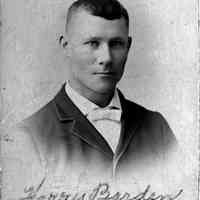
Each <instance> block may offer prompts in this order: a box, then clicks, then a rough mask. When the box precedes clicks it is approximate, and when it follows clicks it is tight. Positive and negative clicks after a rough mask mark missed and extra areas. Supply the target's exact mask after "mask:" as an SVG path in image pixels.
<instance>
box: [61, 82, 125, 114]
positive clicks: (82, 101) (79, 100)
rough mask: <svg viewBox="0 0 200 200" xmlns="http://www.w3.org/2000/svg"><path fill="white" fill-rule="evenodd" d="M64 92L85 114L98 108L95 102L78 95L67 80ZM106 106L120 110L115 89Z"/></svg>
mask: <svg viewBox="0 0 200 200" xmlns="http://www.w3.org/2000/svg"><path fill="white" fill-rule="evenodd" d="M65 92H66V93H67V95H68V96H69V97H70V99H71V100H72V102H73V103H74V104H75V105H76V106H77V107H78V108H79V109H80V111H81V112H82V113H83V114H84V115H87V114H88V113H89V112H91V111H92V110H94V109H98V108H100V107H99V106H98V105H96V104H95V103H93V102H91V101H90V100H88V99H87V98H85V97H83V96H82V95H80V94H79V93H78V92H77V91H76V90H74V89H73V88H72V87H71V86H70V85H69V83H68V82H67V83H66V84H65ZM106 107H115V108H118V109H120V110H121V103H120V99H119V95H118V91H117V89H115V92H114V96H113V98H112V100H111V101H110V103H109V105H108V106H106Z"/></svg>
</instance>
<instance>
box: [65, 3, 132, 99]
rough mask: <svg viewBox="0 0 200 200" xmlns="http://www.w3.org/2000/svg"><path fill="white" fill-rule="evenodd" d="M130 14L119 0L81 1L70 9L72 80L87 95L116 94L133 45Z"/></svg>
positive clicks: (67, 39) (68, 45) (67, 42)
mask: <svg viewBox="0 0 200 200" xmlns="http://www.w3.org/2000/svg"><path fill="white" fill-rule="evenodd" d="M128 32H129V17H128V13H127V11H126V9H125V8H124V7H123V6H122V5H121V4H120V3H119V2H118V1H117V0H77V1H76V2H74V3H73V4H72V5H71V7H70V8H69V10H68V14H67V20H66V37H65V39H64V40H63V43H62V44H63V47H64V48H65V49H66V52H67V55H68V57H69V61H70V66H69V67H70V71H71V75H70V82H71V85H72V86H73V87H74V88H75V89H76V90H78V91H79V92H80V93H81V94H82V95H83V96H86V97H88V95H91V94H97V95H98V94H112V93H113V91H114V89H115V86H116V84H117V83H118V81H119V80H120V79H121V77H122V75H123V72H124V65H125V63H126V60H127V55H128V52H129V48H130V45H131V38H130V37H128Z"/></svg>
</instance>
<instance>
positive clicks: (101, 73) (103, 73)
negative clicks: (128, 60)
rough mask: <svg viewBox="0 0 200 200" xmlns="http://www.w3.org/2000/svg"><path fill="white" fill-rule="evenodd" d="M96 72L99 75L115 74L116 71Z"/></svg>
mask: <svg viewBox="0 0 200 200" xmlns="http://www.w3.org/2000/svg"><path fill="white" fill-rule="evenodd" d="M94 74H95V75H99V76H114V75H115V73H114V72H96V73H94Z"/></svg>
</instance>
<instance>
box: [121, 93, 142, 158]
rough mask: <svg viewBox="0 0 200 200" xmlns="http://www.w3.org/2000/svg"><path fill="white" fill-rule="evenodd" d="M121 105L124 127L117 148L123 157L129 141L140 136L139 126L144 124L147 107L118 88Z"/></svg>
mask: <svg viewBox="0 0 200 200" xmlns="http://www.w3.org/2000/svg"><path fill="white" fill-rule="evenodd" d="M118 94H119V98H120V102H121V106H122V118H121V122H122V129H121V136H120V143H119V145H118V149H117V156H119V157H121V156H122V154H123V153H124V152H125V151H126V149H127V147H128V145H129V143H130V142H131V141H132V140H134V141H136V140H137V138H138V131H137V129H138V127H139V126H140V125H141V124H142V121H143V118H144V116H145V109H144V108H143V107H141V106H139V105H137V104H135V103H134V102H130V101H128V100H126V99H125V98H124V96H123V95H122V93H121V92H120V91H119V90H118Z"/></svg>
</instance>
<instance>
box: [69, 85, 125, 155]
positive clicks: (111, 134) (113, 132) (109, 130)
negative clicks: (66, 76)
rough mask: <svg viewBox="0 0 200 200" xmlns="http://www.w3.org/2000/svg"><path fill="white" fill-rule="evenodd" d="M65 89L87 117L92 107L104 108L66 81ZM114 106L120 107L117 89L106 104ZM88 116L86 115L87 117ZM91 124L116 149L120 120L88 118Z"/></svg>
mask: <svg viewBox="0 0 200 200" xmlns="http://www.w3.org/2000/svg"><path fill="white" fill-rule="evenodd" d="M65 91H66V93H67V95H68V96H69V98H70V99H71V100H72V102H73V103H74V104H75V105H76V106H77V107H78V108H79V110H80V111H81V112H82V113H83V115H85V116H86V117H87V115H88V114H89V113H90V112H91V111H92V110H94V109H97V108H98V109H105V108H100V107H99V106H98V105H96V104H94V103H93V102H91V101H90V100H88V99H87V98H85V97H83V96H82V95H80V94H79V93H78V92H76V91H75V90H74V89H73V88H72V87H71V86H70V85H69V83H67V84H66V85H65ZM110 106H114V107H117V108H118V109H120V111H121V110H122V109H121V104H120V99H119V95H118V92H117V90H115V92H114V96H113V98H112V100H111V102H110V103H109V105H108V106H106V107H110ZM87 118H88V117H87ZM88 120H89V121H90V122H91V123H92V124H93V126H94V127H95V128H96V129H97V130H98V131H99V133H101V135H102V136H103V137H104V139H105V140H106V141H107V143H108V144H109V145H110V147H111V149H112V150H113V152H115V151H116V148H117V145H118V143H119V138H120V132H121V121H119V122H117V121H112V120H108V119H102V120H98V121H91V120H90V119H88Z"/></svg>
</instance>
